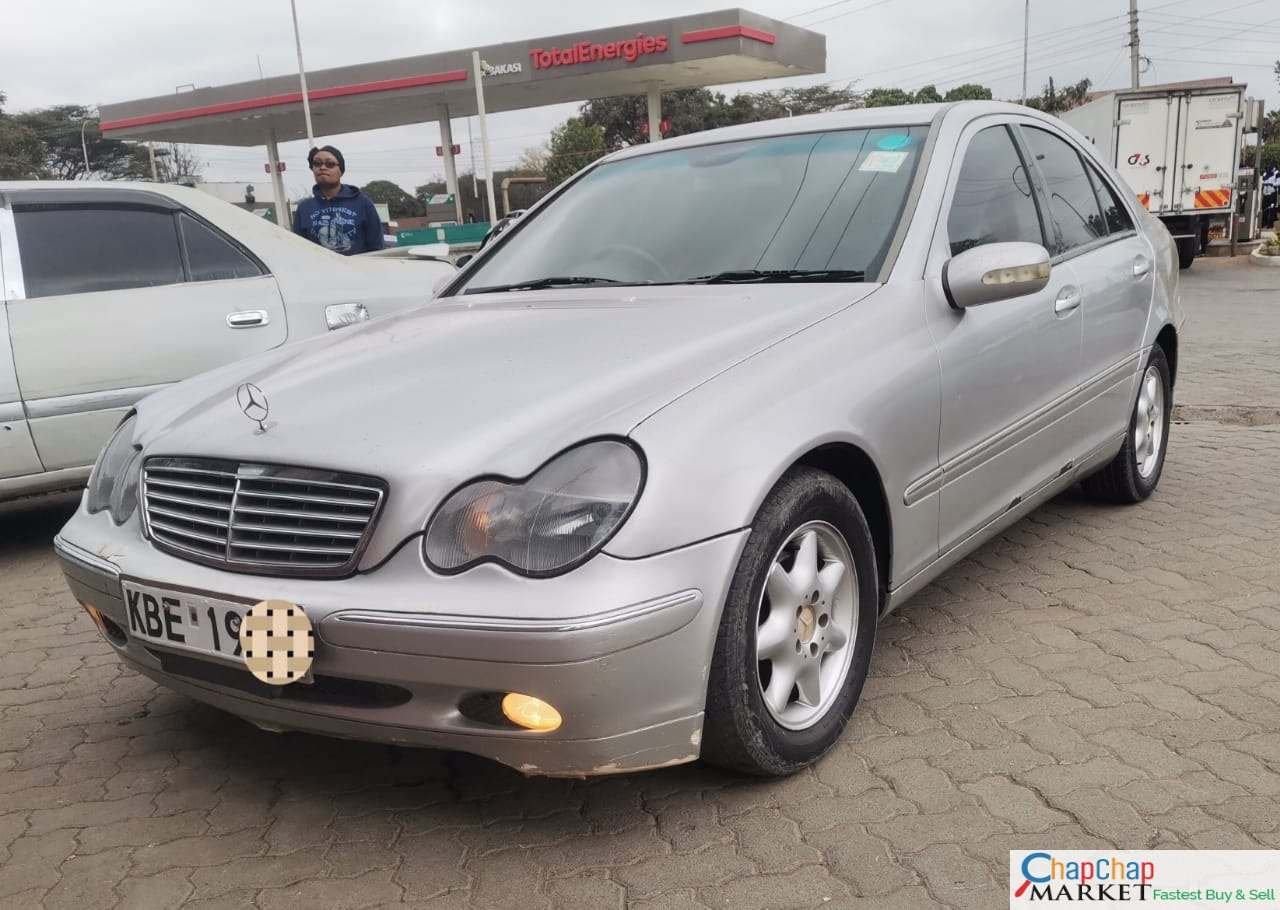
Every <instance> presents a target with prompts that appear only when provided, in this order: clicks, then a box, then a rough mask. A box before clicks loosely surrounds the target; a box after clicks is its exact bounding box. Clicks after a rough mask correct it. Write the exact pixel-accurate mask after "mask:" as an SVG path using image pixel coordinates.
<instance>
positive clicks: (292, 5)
mask: <svg viewBox="0 0 1280 910" xmlns="http://www.w3.org/2000/svg"><path fill="white" fill-rule="evenodd" d="M289 9H291V10H292V11H293V42H294V44H296V45H297V46H298V81H299V82H300V83H302V116H303V119H305V120H306V122H307V148H309V149H312V148H315V147H316V136H315V133H314V132H313V131H312V129H311V101H310V99H309V98H308V97H307V70H306V67H304V66H303V65H302V35H301V34H300V33H299V31H298V4H297V3H296V2H295V0H289Z"/></svg>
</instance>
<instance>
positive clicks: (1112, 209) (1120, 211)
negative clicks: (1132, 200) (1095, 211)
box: [1085, 164, 1133, 234]
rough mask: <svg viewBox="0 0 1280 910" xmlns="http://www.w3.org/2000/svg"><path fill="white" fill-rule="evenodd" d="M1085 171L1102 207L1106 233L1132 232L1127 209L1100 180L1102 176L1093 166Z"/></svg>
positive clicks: (1109, 187)
mask: <svg viewBox="0 0 1280 910" xmlns="http://www.w3.org/2000/svg"><path fill="white" fill-rule="evenodd" d="M1085 170H1086V172H1087V173H1088V175H1089V182H1090V183H1092V184H1093V189H1094V191H1095V192H1096V193H1097V194H1098V202H1099V203H1100V204H1101V205H1102V218H1103V221H1104V222H1106V225H1107V233H1109V234H1119V233H1122V232H1124V231H1132V230H1133V219H1132V218H1130V217H1129V211H1128V209H1126V208H1125V207H1124V203H1122V202H1121V201H1120V197H1119V196H1117V195H1116V192H1115V190H1113V189H1112V188H1111V184H1109V183H1107V181H1105V180H1103V179H1102V175H1101V174H1099V173H1098V172H1097V171H1096V170H1095V169H1094V167H1093V165H1091V164H1088V165H1086V166H1085Z"/></svg>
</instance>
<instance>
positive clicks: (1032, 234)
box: [56, 102, 1182, 776]
mask: <svg viewBox="0 0 1280 910" xmlns="http://www.w3.org/2000/svg"><path fill="white" fill-rule="evenodd" d="M1177 276H1178V270H1177V255H1176V253H1175V251H1174V247H1173V244H1172V242H1171V239H1170V237H1169V235H1168V233H1167V232H1166V230H1165V229H1164V227H1163V226H1162V225H1161V224H1160V223H1159V222H1157V221H1155V220H1154V219H1153V218H1151V217H1149V216H1148V215H1147V213H1146V212H1145V211H1144V210H1143V209H1142V208H1141V207H1140V206H1138V205H1137V204H1135V199H1134V197H1133V196H1132V194H1131V193H1130V191H1129V190H1128V189H1127V188H1126V187H1125V185H1124V184H1123V183H1122V182H1121V181H1120V179H1119V178H1118V177H1117V176H1116V173H1115V171H1114V170H1113V169H1112V167H1111V165H1110V163H1109V162H1106V161H1103V160H1101V159H1100V158H1099V157H1098V156H1097V155H1096V153H1095V152H1094V150H1093V148H1092V147H1091V146H1090V144H1089V143H1088V142H1087V141H1086V140H1084V139H1083V138H1082V137H1081V136H1080V135H1079V134H1077V133H1075V132H1073V131H1072V130H1071V129H1070V128H1068V127H1066V126H1065V125H1063V124H1062V123H1061V122H1059V121H1057V120H1055V119H1053V118H1052V117H1048V116H1044V115H1041V114H1039V113H1037V112H1035V111H1032V110H1029V109H1027V108H1023V107H1017V106H1013V105H1007V104H1000V103H992V102H964V103H959V104H950V105H938V106H916V107H903V108H881V109H875V110H860V111H849V112H843V113H833V114H824V115H819V116H812V117H796V118H794V119H787V120H779V121H772V122H767V123H758V124H752V125H750V126H744V127H735V128H731V129H726V130H719V131H715V132H708V133H702V134H698V135H693V136H685V137H682V138H679V139H675V140H671V141H664V142H660V143H656V144H653V145H647V146H644V147H636V148H630V149H626V150H623V151H621V152H618V153H616V154H613V155H610V156H608V157H607V158H604V159H602V160H600V161H597V162H595V163H594V164H592V165H591V166H590V167H588V168H586V169H584V170H583V171H582V172H580V173H579V174H577V175H576V176H575V177H574V178H573V179H572V180H570V181H568V182H567V183H566V184H565V185H563V186H561V187H560V188H559V189H558V190H557V191H556V192H555V193H553V194H552V195H551V196H549V197H548V198H546V199H545V200H543V201H542V202H541V203H539V204H538V206H537V207H535V208H534V209H532V210H530V212H529V213H528V214H527V215H525V216H524V217H523V218H521V219H520V220H519V221H517V222H515V223H514V224H513V225H512V226H511V228H510V229H509V230H508V231H506V232H504V233H503V234H502V235H501V236H500V237H498V238H497V239H496V240H495V241H494V242H493V243H491V244H489V245H488V246H487V247H486V248H485V250H484V251H483V252H482V253H481V255H479V256H478V257H477V258H476V259H475V260H474V261H472V262H471V263H470V264H469V265H468V266H467V268H465V269H464V270H462V271H461V272H459V273H458V274H457V276H456V277H455V278H454V279H453V280H452V282H451V284H450V285H449V286H448V287H446V288H445V289H444V290H443V297H442V298H441V299H439V300H438V301H436V302H435V303H433V304H429V305H426V306H423V307H419V308H417V309H415V310H413V311H409V312H406V313H403V314H396V315H390V316H387V317H385V318H381V319H376V320H373V321H371V322H369V323H366V324H364V325H361V326H358V327H355V328H353V329H349V330H347V331H345V332H342V333H338V334H336V335H333V336H328V337H323V338H318V339H316V340H314V341H307V342H304V343H302V344H300V345H296V346H293V347H291V348H286V349H281V350H279V351H274V352H271V353H268V354H264V355H261V356H258V357H257V358H255V359H251V360H247V361H242V362H241V363H239V364H236V365H233V366H229V367H224V368H221V369H219V370H216V371H214V372H210V373H207V374H205V375H203V376H200V377H197V378H194V379H191V380H188V381H186V382H183V383H181V384H180V385H178V386H175V387H173V388H171V389H168V390H166V391H163V392H161V393H159V394H157V395H155V396H153V397H150V398H147V399H145V400H143V401H142V402H140V403H139V405H138V406H137V408H136V413H134V414H133V415H131V416H129V417H128V418H127V419H126V420H125V421H124V422H123V423H122V424H121V425H120V427H119V429H118V430H117V431H116V434H115V436H114V438H113V440H112V441H111V443H110V444H109V445H108V446H107V448H106V449H105V450H104V451H103V453H102V455H101V456H100V458H99V460H98V463H97V465H96V467H95V470H94V473H93V477H92V480H91V483H90V487H89V489H88V490H87V491H86V494H85V497H84V502H83V504H82V506H81V508H80V509H79V511H78V512H77V513H76V515H75V516H74V517H73V518H72V519H71V521H70V522H69V523H68V524H67V526H66V527H65V528H64V529H63V531H62V532H61V534H60V536H59V537H58V539H57V541H56V544H57V550H58V553H59V555H60V557H61V560H62V564H63V567H64V570H65V573H66V576H67V579H68V581H69V583H70V586H71V589H72V591H73V592H74V594H75V596H76V597H77V598H78V599H79V601H81V603H82V604H84V605H85V606H86V608H87V609H89V612H90V614H91V615H92V616H93V617H94V619H95V621H96V622H97V623H98V625H99V627H100V628H101V630H102V631H103V634H104V635H105V636H106V638H107V640H108V641H109V642H110V643H111V645H112V646H113V647H114V648H115V650H116V651H117V653H118V654H119V655H120V658H121V659H122V660H123V661H125V662H126V663H127V664H128V665H129V666H130V667H133V668H135V669H136V670H138V671H139V672H141V673H143V674H146V675H147V676H149V677H151V678H152V679H154V680H156V681H158V682H160V683H162V684H164V685H166V686H169V687H171V688H173V689H174V690H176V691H178V692H181V693H183V694H185V695H188V696H190V697H192V698H195V699H198V700H200V701H204V702H208V703H210V704H213V705H217V706H219V707H222V708H225V709H226V710H228V711H231V712H234V713H236V714H238V715H241V716H243V717H245V718H248V719H249V720H251V721H252V722H254V723H256V724H258V725H259V726H261V727H263V728H266V729H270V730H307V731H312V732H318V733H324V734H329V735H334V736H344V737H355V738H361V739H371V740H381V741H385V742H393V743H406V744H417V745H422V746H433V747H439V748H447V749H457V750H462V751H466V752H471V753H476V754H479V755H484V756H488V757H490V758H492V759H496V760H497V761H499V762H503V763H506V764H508V765H511V766H513V767H516V768H518V769H520V770H522V771H524V772H526V773H529V774H553V775H575V776H576V775H591V774H603V773H610V772H622V771H634V770H638V769H642V768H654V767H659V766H665V765H673V764H678V763H680V762H687V761H693V760H694V759H697V758H699V757H702V758H703V759H705V760H707V761H709V762H713V763H715V764H717V765H722V766H725V767H729V768H735V769H741V770H744V771H747V772H753V773H757V774H766V775H782V774H787V773H790V772H793V771H795V770H797V769H799V768H802V767H804V766H805V765H807V764H808V763H810V762H812V761H814V760H815V759H816V758H817V757H818V756H820V755H822V753H823V752H824V751H825V750H827V749H828V748H829V747H830V746H831V745H832V744H833V743H834V742H835V741H836V739H837V738H838V737H839V736H840V735H841V732H842V730H843V729H844V727H845V724H846V722H847V721H848V719H849V716H850V714H851V713H852V711H853V710H854V706H855V704H856V703H857V701H858V697H859V693H860V691H861V689H862V686H863V683H864V681H865V679H866V676H867V669H868V665H869V663H870V660H871V652H872V645H873V643H874V639H875V634H876V624H877V621H878V620H879V619H880V618H881V617H882V616H884V615H885V614H886V613H887V612H888V611H890V610H892V609H894V608H895V607H897V606H898V605H900V604H902V603H903V602H904V601H905V600H907V599H908V598H910V597H911V595H912V594H913V593H914V592H916V591H919V590H920V588H921V587H922V586H924V585H925V584H927V583H928V582H929V581H930V580H931V579H933V578H935V577H936V576H937V575H938V574H939V573H940V572H942V571H943V570H944V569H946V568H947V567H948V566H949V565H951V564H952V563H954V562H956V561H957V560H958V559H960V558H961V557H963V556H964V555H965V554H966V553H968V552H970V551H971V550H973V549H974V548H975V547H977V546H978V545H980V544H981V543H982V542H983V541H984V540H986V539H988V538H990V537H991V536H992V535H993V534H996V533H997V532H999V531H1000V530H1001V529H1003V528H1005V527H1007V526H1008V525H1010V524H1012V523H1013V522H1015V521H1017V520H1018V519H1019V518H1021V517H1022V516H1024V515H1026V514H1027V513H1028V512H1030V511H1031V510H1033V509H1035V508H1036V507H1037V506H1038V505H1039V504H1040V503H1042V502H1044V501H1045V500H1046V499H1048V498H1049V497H1051V496H1053V495H1054V494H1056V493H1058V492H1060V491H1062V490H1063V489H1064V488H1066V487H1068V486H1070V485H1072V484H1075V483H1077V482H1080V483H1082V484H1083V488H1084V490H1085V491H1086V492H1088V493H1090V494H1092V495H1095V496H1097V497H1100V498H1102V499H1106V500H1109V501H1112V502H1117V503H1136V502H1139V501H1141V500H1144V499H1146V498H1147V497H1148V496H1150V495H1151V493H1152V491H1153V490H1154V489H1155V487H1156V484H1157V483H1158V481H1159V479H1160V473H1161V468H1162V465H1163V461H1164V456H1165V449H1166V446H1167V445H1168V434H1169V428H1170V421H1169V417H1170V410H1171V405H1172V390H1173V383H1174V378H1175V375H1176V372H1177V363H1178V334H1179V327H1180V325H1181V322H1182V315H1181V311H1180V308H1179V305H1178V296H1177ZM261 602H269V604H267V605H266V606H267V607H268V610H269V608H270V605H275V607H276V613H277V615H283V613H282V612H281V610H280V609H279V608H280V605H281V604H282V603H283V604H285V605H287V606H288V607H289V613H288V615H289V616H290V617H291V619H290V622H294V621H299V622H300V621H302V620H303V619H304V618H305V620H309V623H310V627H311V629H312V630H313V632H314V638H313V639H310V640H309V641H313V642H314V651H313V654H306V653H304V654H294V653H293V651H292V649H291V651H290V656H289V660H290V661H294V659H295V657H296V658H297V659H298V661H299V663H296V664H294V663H290V665H289V667H290V669H289V670H288V673H287V679H286V678H284V677H283V675H281V674H277V678H275V679H274V680H273V679H270V678H266V679H265V681H264V676H263V674H262V673H261V672H260V671H259V670H257V669H255V667H254V664H253V660H254V659H261V658H262V655H258V657H257V658H254V657H252V656H249V660H248V662H246V657H247V656H248V655H246V654H245V653H244V651H245V650H247V649H246V648H245V645H246V643H248V644H249V648H261V647H263V645H262V644H261V642H263V641H268V643H269V639H267V638H259V639H253V640H252V641H257V642H258V644H256V645H255V644H253V643H252V641H251V640H250V639H249V638H247V637H246V636H247V635H249V634H250V633H248V631H247V629H248V626H249V625H250V622H249V621H248V620H245V621H244V622H243V624H242V619H243V617H244V616H245V614H246V612H247V611H248V610H250V608H253V609H254V610H255V615H257V614H260V613H262V612H263V609H262V608H263V606H264V604H263V603H261ZM255 605H257V606H255ZM294 608H300V609H298V610H297V616H296V617H295V614H294ZM261 634H262V635H264V636H265V635H267V634H268V633H266V632H261ZM272 634H275V633H272ZM279 634H281V635H284V634H285V633H283V632H281V633H279ZM289 634H293V633H292V632H290V633H289ZM299 634H300V633H299ZM286 638H287V636H286ZM281 641H284V639H281ZM288 641H291V642H292V641H297V639H288ZM283 647H284V645H283V644H279V645H277V648H278V649H283ZM310 647H311V646H310V645H308V648H310ZM291 648H292V646H291ZM267 653H268V654H270V653H271V651H270V648H269V646H268V652H267ZM274 653H275V655H276V656H277V657H280V658H283V652H282V650H276V651H275V652H274ZM304 658H305V659H304ZM251 671H252V672H251Z"/></svg>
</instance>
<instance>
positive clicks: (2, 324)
mask: <svg viewBox="0 0 1280 910" xmlns="http://www.w3.org/2000/svg"><path fill="white" fill-rule="evenodd" d="M17 253H18V245H17V241H16V240H15V239H14V234H13V212H11V211H10V210H9V207H8V205H7V204H6V203H5V200H4V199H3V198H0V300H8V299H9V298H10V297H11V296H13V295H15V294H17V293H19V292H20V290H19V288H18V286H17V277H18V274H19V269H18V267H17V262H16V257H17ZM11 258H12V259H13V261H9V260H10V259H11ZM39 472H40V457H39V456H38V455H37V454H36V447H35V444H34V443H33V442H32V441H31V430H30V428H29V427H28V426H27V412H26V410H25V409H24V408H23V407H22V395H21V394H19V392H18V377H17V374H16V373H15V372H14V369H13V349H12V346H11V345H10V343H9V321H8V319H7V318H6V317H5V311H4V309H3V308H0V479H3V478H6V477H21V476H22V475H24V474H38V473H39Z"/></svg>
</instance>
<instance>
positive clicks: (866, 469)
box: [788, 442, 893, 611]
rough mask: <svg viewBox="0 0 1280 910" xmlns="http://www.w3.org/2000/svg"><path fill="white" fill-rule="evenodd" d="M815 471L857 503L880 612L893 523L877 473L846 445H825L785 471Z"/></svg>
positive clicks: (890, 558)
mask: <svg viewBox="0 0 1280 910" xmlns="http://www.w3.org/2000/svg"><path fill="white" fill-rule="evenodd" d="M800 467H808V468H816V469H818V470H820V471H825V472H826V473H828V474H830V475H831V476H833V477H835V478H836V480H838V481H840V482H841V483H842V484H844V486H845V487H846V488H847V489H848V490H849V492H850V493H852V494H853V496H854V498H855V499H857V500H858V505H859V506H861V507H862V513H863V515H865V516H866V519H867V525H868V526H869V527H870V529H871V540H872V543H873V544H874V545H875V551H876V572H877V574H878V575H879V576H880V579H879V580H880V610H881V611H883V609H884V604H885V594H886V592H887V590H888V585H889V578H890V571H891V569H892V567H893V519H892V515H891V513H890V512H889V499H888V497H887V496H886V495H885V492H884V481H883V480H882V479H881V476H880V469H879V468H877V467H876V463H875V461H874V460H872V458H871V456H870V455H868V454H867V453H866V451H864V450H863V449H861V448H859V447H858V446H856V445H854V444H853V443H849V442H828V443H824V444H823V445H820V446H816V447H815V448H812V449H810V450H809V451H807V452H805V453H804V454H803V455H801V456H800V457H799V458H797V459H796V461H795V462H794V463H793V464H792V465H791V466H790V467H789V468H788V470H790V469H792V468H800Z"/></svg>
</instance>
